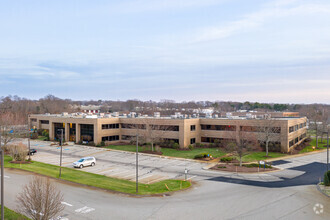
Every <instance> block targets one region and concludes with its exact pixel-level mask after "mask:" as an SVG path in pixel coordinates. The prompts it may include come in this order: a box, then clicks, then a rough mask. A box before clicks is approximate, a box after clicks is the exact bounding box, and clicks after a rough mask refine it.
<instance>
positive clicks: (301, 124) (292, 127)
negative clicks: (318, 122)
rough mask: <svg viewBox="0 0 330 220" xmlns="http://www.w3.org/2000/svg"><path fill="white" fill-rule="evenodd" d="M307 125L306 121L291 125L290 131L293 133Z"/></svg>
mask: <svg viewBox="0 0 330 220" xmlns="http://www.w3.org/2000/svg"><path fill="white" fill-rule="evenodd" d="M306 126H307V124H306V122H304V123H300V124H296V125H294V126H291V127H289V133H292V132H294V131H298V130H299V129H301V128H304V127H306Z"/></svg>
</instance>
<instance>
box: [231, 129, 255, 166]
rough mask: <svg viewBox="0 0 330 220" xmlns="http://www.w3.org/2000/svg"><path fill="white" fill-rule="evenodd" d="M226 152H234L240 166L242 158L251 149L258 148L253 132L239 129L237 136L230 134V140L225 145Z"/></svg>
mask: <svg viewBox="0 0 330 220" xmlns="http://www.w3.org/2000/svg"><path fill="white" fill-rule="evenodd" d="M225 150H226V151H227V152H230V153H233V154H236V155H237V156H238V158H239V165H240V166H242V158H243V156H245V155H246V154H248V153H249V152H251V151H256V150H260V146H259V143H258V140H257V138H256V137H255V135H254V133H253V132H244V131H239V135H238V137H236V136H232V141H228V143H227V144H226V145H225Z"/></svg>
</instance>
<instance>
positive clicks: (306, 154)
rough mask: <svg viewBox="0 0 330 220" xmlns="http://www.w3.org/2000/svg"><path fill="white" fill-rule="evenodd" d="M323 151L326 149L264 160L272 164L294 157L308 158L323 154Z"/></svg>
mask: <svg viewBox="0 0 330 220" xmlns="http://www.w3.org/2000/svg"><path fill="white" fill-rule="evenodd" d="M325 151H327V149H323V150H318V151H312V152H307V153H302V154H294V155H288V156H284V157H276V158H272V159H265V161H267V162H273V161H277V160H285V159H291V158H296V157H303V156H308V155H312V154H318V153H323V152H325Z"/></svg>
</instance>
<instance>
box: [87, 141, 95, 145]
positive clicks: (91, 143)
mask: <svg viewBox="0 0 330 220" xmlns="http://www.w3.org/2000/svg"><path fill="white" fill-rule="evenodd" d="M87 145H88V146H95V143H94V142H93V141H90V142H88V144H87Z"/></svg>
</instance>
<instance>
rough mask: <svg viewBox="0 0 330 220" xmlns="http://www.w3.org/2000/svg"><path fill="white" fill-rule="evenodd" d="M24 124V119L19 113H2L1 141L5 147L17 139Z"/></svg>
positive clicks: (0, 122)
mask: <svg viewBox="0 0 330 220" xmlns="http://www.w3.org/2000/svg"><path fill="white" fill-rule="evenodd" d="M23 124H24V119H23V118H22V117H21V116H20V115H18V114H15V113H12V112H5V113H2V114H1V115H0V126H1V130H0V132H1V142H2V144H3V146H4V147H5V146H6V145H7V144H9V143H10V142H12V141H14V140H15V138H16V137H17V134H18V133H19V131H20V130H21V127H20V125H23Z"/></svg>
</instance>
